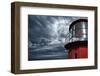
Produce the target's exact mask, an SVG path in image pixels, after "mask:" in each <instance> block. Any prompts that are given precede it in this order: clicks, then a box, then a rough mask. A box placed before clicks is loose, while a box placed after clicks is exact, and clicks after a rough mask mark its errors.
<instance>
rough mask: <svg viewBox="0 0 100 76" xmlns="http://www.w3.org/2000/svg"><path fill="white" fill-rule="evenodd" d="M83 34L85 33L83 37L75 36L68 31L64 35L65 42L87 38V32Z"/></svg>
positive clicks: (85, 39)
mask: <svg viewBox="0 0 100 76" xmlns="http://www.w3.org/2000/svg"><path fill="white" fill-rule="evenodd" d="M85 35H86V36H85V37H75V36H72V34H71V33H70V32H69V33H68V34H67V35H66V39H65V44H68V43H71V42H76V41H87V40H88V37H87V34H85Z"/></svg>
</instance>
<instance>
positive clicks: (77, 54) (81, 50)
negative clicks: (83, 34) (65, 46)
mask: <svg viewBox="0 0 100 76" xmlns="http://www.w3.org/2000/svg"><path fill="white" fill-rule="evenodd" d="M87 57H88V48H87V46H83V45H78V46H74V47H72V48H70V49H69V52H68V59H77V58H87Z"/></svg>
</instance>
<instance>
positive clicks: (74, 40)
mask: <svg viewBox="0 0 100 76" xmlns="http://www.w3.org/2000/svg"><path fill="white" fill-rule="evenodd" d="M87 32H88V20H87V19H78V20H76V21H74V22H72V24H71V25H70V26H69V33H68V34H67V37H66V44H65V48H66V49H67V50H68V59H76V58H87V57H88V33H87Z"/></svg>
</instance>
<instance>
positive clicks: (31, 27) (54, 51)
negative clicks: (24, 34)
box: [28, 15, 81, 60]
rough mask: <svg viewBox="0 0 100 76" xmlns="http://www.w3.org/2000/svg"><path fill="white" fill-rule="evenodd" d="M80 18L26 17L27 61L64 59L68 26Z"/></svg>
mask: <svg viewBox="0 0 100 76" xmlns="http://www.w3.org/2000/svg"><path fill="white" fill-rule="evenodd" d="M80 18H81V17H73V16H43V15H28V60H50V59H66V58H67V50H66V49H65V48H64V43H65V38H66V35H67V33H68V29H69V25H70V24H71V23H72V22H73V21H74V20H77V19H80Z"/></svg>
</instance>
